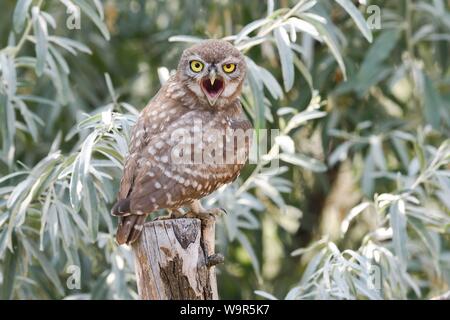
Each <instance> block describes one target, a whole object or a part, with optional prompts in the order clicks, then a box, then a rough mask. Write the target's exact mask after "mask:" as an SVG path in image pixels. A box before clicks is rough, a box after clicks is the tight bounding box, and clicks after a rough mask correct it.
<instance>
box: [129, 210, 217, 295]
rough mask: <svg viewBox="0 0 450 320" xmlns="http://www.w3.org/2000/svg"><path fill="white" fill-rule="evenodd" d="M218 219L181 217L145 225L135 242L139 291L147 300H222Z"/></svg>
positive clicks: (134, 249)
mask: <svg viewBox="0 0 450 320" xmlns="http://www.w3.org/2000/svg"><path fill="white" fill-rule="evenodd" d="M214 228H215V222H214V220H213V219H209V220H205V221H203V222H201V221H200V220H199V219H190V218H181V219H169V220H159V221H158V220H157V221H152V222H148V223H146V224H145V225H144V229H143V230H142V235H141V237H140V238H139V239H138V240H137V241H136V242H135V243H134V244H133V251H134V255H135V264H136V278H137V285H138V292H139V296H140V298H141V299H144V300H158V299H161V300H169V299H177V300H178V299H189V300H212V299H218V293H217V282H216V273H215V267H214V265H215V264H217V263H220V262H222V261H223V257H222V256H221V255H216V254H214V242H215V241H214V240H215V239H214V237H215V229H214Z"/></svg>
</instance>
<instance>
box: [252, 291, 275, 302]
mask: <svg viewBox="0 0 450 320" xmlns="http://www.w3.org/2000/svg"><path fill="white" fill-rule="evenodd" d="M255 294H257V295H258V296H261V297H263V298H266V299H269V300H278V299H277V298H276V297H275V296H273V295H271V294H270V293H268V292H265V291H262V290H255Z"/></svg>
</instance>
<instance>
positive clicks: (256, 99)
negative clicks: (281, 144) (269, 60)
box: [247, 59, 266, 137]
mask: <svg viewBox="0 0 450 320" xmlns="http://www.w3.org/2000/svg"><path fill="white" fill-rule="evenodd" d="M247 61H248V63H247V64H248V73H247V79H248V81H249V83H250V88H251V91H252V96H253V103H254V106H253V107H254V111H255V129H256V130H257V133H258V134H259V130H260V129H264V128H265V127H266V118H265V113H264V112H265V105H264V92H263V88H262V87H263V83H262V80H261V79H260V78H259V77H258V74H257V72H258V71H257V70H256V69H257V66H256V64H255V63H254V62H253V61H252V60H250V59H247ZM258 137H259V136H258Z"/></svg>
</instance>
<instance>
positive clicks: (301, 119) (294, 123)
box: [284, 110, 327, 133]
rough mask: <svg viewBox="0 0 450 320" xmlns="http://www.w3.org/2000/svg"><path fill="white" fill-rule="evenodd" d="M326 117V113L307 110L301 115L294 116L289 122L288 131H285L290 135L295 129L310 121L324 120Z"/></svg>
mask: <svg viewBox="0 0 450 320" xmlns="http://www.w3.org/2000/svg"><path fill="white" fill-rule="evenodd" d="M326 115H327V113H326V112H324V111H318V110H305V111H303V112H300V113H298V114H296V115H295V116H293V117H292V118H291V119H290V120H289V122H288V124H287V126H286V129H285V130H284V131H285V132H286V133H289V132H290V131H291V130H292V129H295V128H297V127H299V126H301V125H303V124H305V123H306V122H308V121H309V120H313V119H319V118H323V117H325V116H326Z"/></svg>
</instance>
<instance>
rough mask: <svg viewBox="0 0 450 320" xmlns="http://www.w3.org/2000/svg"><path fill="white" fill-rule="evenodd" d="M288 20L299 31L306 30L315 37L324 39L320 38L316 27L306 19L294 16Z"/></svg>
mask: <svg viewBox="0 0 450 320" xmlns="http://www.w3.org/2000/svg"><path fill="white" fill-rule="evenodd" d="M288 22H289V23H290V24H291V25H292V26H293V27H294V28H295V29H296V30H297V31H301V32H305V33H307V34H309V35H311V36H312V37H313V38H314V39H316V40H319V41H322V39H321V38H320V34H319V32H318V31H317V29H316V27H315V26H314V25H313V24H311V23H309V22H307V21H305V20H301V19H299V18H296V17H293V18H289V19H288Z"/></svg>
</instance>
